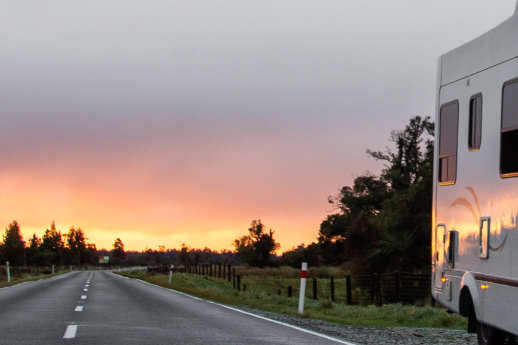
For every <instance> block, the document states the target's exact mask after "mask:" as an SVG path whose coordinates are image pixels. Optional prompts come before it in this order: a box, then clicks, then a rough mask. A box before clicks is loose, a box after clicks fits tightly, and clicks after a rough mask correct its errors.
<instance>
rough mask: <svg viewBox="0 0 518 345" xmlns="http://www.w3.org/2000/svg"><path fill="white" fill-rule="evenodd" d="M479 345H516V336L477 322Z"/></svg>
mask: <svg viewBox="0 0 518 345" xmlns="http://www.w3.org/2000/svg"><path fill="white" fill-rule="evenodd" d="M477 338H478V344H479V345H516V344H517V343H516V336H515V335H512V334H509V333H506V332H504V331H501V330H499V329H498V328H495V327H493V326H489V325H486V324H484V323H482V322H479V321H477Z"/></svg>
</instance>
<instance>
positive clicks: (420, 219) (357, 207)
mask: <svg viewBox="0 0 518 345" xmlns="http://www.w3.org/2000/svg"><path fill="white" fill-rule="evenodd" d="M433 135H434V124H433V122H432V121H430V117H426V118H424V119H423V118H421V117H420V116H416V117H414V118H412V119H410V123H409V124H408V125H407V126H406V127H405V129H404V130H402V131H392V133H391V137H390V139H389V141H391V142H393V143H395V145H396V148H397V151H396V152H392V151H391V150H390V149H389V148H387V150H386V151H384V152H381V151H371V150H367V154H369V155H370V156H372V157H373V158H375V159H376V160H382V161H384V162H385V169H383V171H382V173H381V175H380V176H375V175H372V174H370V173H368V172H367V173H364V174H363V175H361V176H358V177H356V178H355V179H354V184H353V187H349V186H346V187H343V188H342V189H341V190H340V193H339V195H337V196H335V197H330V198H329V199H328V201H329V202H330V203H331V204H333V206H334V207H335V209H338V210H339V211H340V212H339V213H338V214H335V215H332V216H328V218H327V219H326V220H324V221H323V222H322V224H321V226H320V232H319V245H320V249H321V250H322V252H323V253H324V252H326V253H327V252H329V251H330V250H331V251H333V250H338V248H339V246H341V245H343V246H344V250H345V256H346V257H349V258H352V260H353V271H356V272H362V273H372V272H378V273H380V272H383V271H385V270H395V269H399V270H407V271H414V270H421V269H429V252H430V227H431V224H430V221H431V203H432V173H433V139H432V138H433ZM334 255H336V254H334Z"/></svg>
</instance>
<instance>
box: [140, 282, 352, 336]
mask: <svg viewBox="0 0 518 345" xmlns="http://www.w3.org/2000/svg"><path fill="white" fill-rule="evenodd" d="M136 280H138V281H141V282H142V283H146V284H149V285H153V286H156V287H159V288H161V289H165V290H169V291H172V292H176V293H177V294H180V295H184V296H187V297H190V298H192V299H197V300H200V301H205V302H208V303H212V304H215V305H219V306H220V307H223V308H227V309H230V310H233V311H236V312H238V313H242V314H246V315H250V316H253V317H256V318H258V319H263V320H266V321H270V322H273V323H276V324H279V325H282V326H286V327H289V328H293V329H296V330H298V331H301V332H304V333H308V334H312V335H315V336H317V337H320V338H324V339H327V340H331V341H334V342H336V343H339V344H345V345H357V344H355V343H350V342H347V341H345V340H340V339H336V338H333V337H330V336H327V335H325V334H322V333H317V332H313V331H310V330H309V329H304V328H301V327H298V326H294V325H290V324H289V323H284V322H281V321H277V320H273V319H269V318H267V317H264V316H259V315H255V314H252V313H248V312H246V311H243V310H239V309H235V308H232V307H229V306H226V305H224V304H219V303H216V302H213V301H209V300H206V299H203V298H198V297H194V296H192V295H189V294H186V293H184V292H180V291H176V290H173V289H168V288H165V287H163V286H160V285H156V284H153V283H149V282H147V281H144V280H141V279H136Z"/></svg>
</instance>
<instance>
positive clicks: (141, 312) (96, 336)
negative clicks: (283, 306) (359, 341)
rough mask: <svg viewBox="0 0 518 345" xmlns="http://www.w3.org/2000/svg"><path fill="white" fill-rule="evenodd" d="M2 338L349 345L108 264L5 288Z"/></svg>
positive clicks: (0, 293)
mask: <svg viewBox="0 0 518 345" xmlns="http://www.w3.org/2000/svg"><path fill="white" fill-rule="evenodd" d="M0 343H1V344H61V343H63V344H110V345H114V344H204V345H207V344H252V345H255V344H283V345H284V344H285V345H288V344H297V345H304V344H308V345H309V344H312V345H313V344H323V345H327V344H350V343H347V342H344V341H340V340H336V341H335V340H332V339H331V338H326V337H325V336H320V335H318V334H314V333H311V332H307V331H303V330H300V329H296V328H293V327H291V326H289V325H284V324H280V323H276V322H272V321H269V320H266V319H262V318H259V317H255V316H252V315H250V314H246V313H243V312H239V311H237V310H233V309H231V308H228V307H225V306H222V305H219V304H215V303H212V302H209V301H205V300H201V299H198V298H195V297H192V296H188V295H185V294H182V293H179V292H176V291H172V290H169V289H165V288H161V287H158V286H155V285H152V284H148V283H145V282H143V281H140V280H135V279H128V278H125V277H121V276H119V275H116V274H113V273H111V272H108V271H79V272H71V273H67V274H64V275H60V276H56V277H53V278H49V279H42V280H39V281H34V282H27V283H23V284H20V285H15V286H12V287H8V288H3V289H0Z"/></svg>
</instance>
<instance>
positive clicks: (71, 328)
mask: <svg viewBox="0 0 518 345" xmlns="http://www.w3.org/2000/svg"><path fill="white" fill-rule="evenodd" d="M76 333H77V325H68V327H67V330H66V331H65V335H64V336H63V339H72V338H75V337H76Z"/></svg>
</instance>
